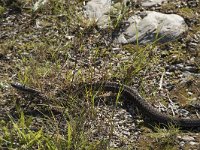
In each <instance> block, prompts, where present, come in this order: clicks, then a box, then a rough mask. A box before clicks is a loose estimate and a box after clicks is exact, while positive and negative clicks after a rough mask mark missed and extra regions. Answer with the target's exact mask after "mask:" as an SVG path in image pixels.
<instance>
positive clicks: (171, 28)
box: [116, 11, 188, 44]
mask: <svg viewBox="0 0 200 150" xmlns="http://www.w3.org/2000/svg"><path fill="white" fill-rule="evenodd" d="M128 22H129V25H128V27H127V29H126V30H125V31H124V32H122V33H121V34H120V35H119V36H118V37H117V38H116V43H122V44H127V43H136V42H137V40H138V42H139V43H140V44H147V43H151V42H155V41H156V39H157V41H159V42H161V43H164V42H168V41H172V40H174V39H177V37H178V36H180V35H181V34H182V33H184V32H185V31H186V30H187V29H188V27H187V25H186V23H185V21H184V19H183V18H182V17H181V16H179V15H176V14H163V13H159V12H155V11H146V12H139V13H137V14H136V15H134V16H132V17H130V18H129V19H128ZM158 39H159V40H158Z"/></svg>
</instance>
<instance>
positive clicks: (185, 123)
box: [11, 82, 200, 128]
mask: <svg viewBox="0 0 200 150" xmlns="http://www.w3.org/2000/svg"><path fill="white" fill-rule="evenodd" d="M11 86H12V87H14V88H16V89H18V90H21V91H24V92H28V93H34V94H40V92H39V91H37V90H35V89H32V88H29V87H26V86H24V85H22V84H19V83H11ZM85 86H88V87H92V88H95V89H97V88H101V90H103V91H111V92H119V91H121V95H122V96H124V97H125V98H126V99H127V100H128V101H130V102H131V103H134V105H136V106H137V107H138V108H139V110H140V111H141V113H142V114H143V115H145V116H147V117H149V118H150V119H151V120H152V121H155V122H156V123H159V124H164V125H169V124H173V125H176V126H178V127H181V128H196V127H200V119H184V118H175V117H172V116H168V115H165V114H163V113H161V112H159V111H157V110H156V109H155V108H154V107H153V106H151V105H150V104H149V103H147V102H146V101H145V100H144V99H143V98H142V97H141V96H140V95H139V94H138V92H136V91H135V90H133V89H132V88H131V87H129V86H127V85H121V84H119V83H117V82H99V83H94V84H86V85H84V87H85Z"/></svg>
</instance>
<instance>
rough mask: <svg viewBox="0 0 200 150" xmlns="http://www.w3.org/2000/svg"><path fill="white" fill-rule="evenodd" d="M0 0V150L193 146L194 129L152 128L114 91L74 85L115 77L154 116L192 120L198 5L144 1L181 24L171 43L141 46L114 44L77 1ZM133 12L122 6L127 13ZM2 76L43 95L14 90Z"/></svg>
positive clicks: (199, 51) (199, 46) (197, 137)
mask: <svg viewBox="0 0 200 150" xmlns="http://www.w3.org/2000/svg"><path fill="white" fill-rule="evenodd" d="M6 2H7V1H0V4H1V7H0V17H1V18H0V113H1V114H0V133H1V134H0V144H1V148H2V149H9V148H10V149H13V148H15V149H27V148H28V149H39V148H40V149H200V144H199V143H200V134H199V130H194V131H191V130H188V131H182V130H179V129H178V128H175V127H173V126H170V127H169V128H168V129H164V128H159V126H153V127H152V126H151V125H147V124H146V123H144V120H143V118H142V116H141V115H140V111H139V110H138V109H137V108H135V107H134V106H126V105H125V104H123V102H122V101H123V98H119V100H118V99H117V100H116V96H115V95H116V94H114V95H113V93H102V92H98V93H97V92H95V91H92V90H91V89H87V90H85V91H83V93H82V94H80V93H78V92H76V89H77V86H76V85H78V84H80V83H83V82H94V81H105V80H108V81H117V82H121V83H125V84H127V85H129V86H132V87H133V88H135V89H137V90H138V91H139V93H140V94H141V95H142V96H143V97H144V98H145V99H146V100H147V101H148V102H149V103H151V104H152V105H153V106H154V107H155V109H158V110H159V111H162V112H163V113H167V114H170V115H174V116H176V117H188V118H189V117H190V118H198V117H200V116H199V115H200V114H199V109H200V108H199V107H200V106H199V105H200V92H199V91H200V58H199V57H200V16H199V15H200V5H199V4H198V3H197V5H193V3H192V2H191V1H182V3H181V1H180V0H176V1H172V2H169V3H167V4H165V5H162V6H157V7H152V8H148V10H156V11H160V12H163V13H175V14H179V15H181V16H182V17H184V19H185V21H186V23H187V25H188V26H189V30H188V31H187V33H185V34H184V35H182V36H181V37H180V38H179V39H177V40H176V41H173V42H168V43H165V44H156V43H154V44H151V45H148V46H145V45H134V44H127V45H117V44H114V43H113V38H112V35H113V33H114V32H115V31H116V30H117V28H112V27H111V28H108V29H99V28H98V27H97V26H96V25H95V23H91V22H89V21H87V20H86V19H85V18H84V17H83V16H82V5H83V2H81V1H78V0H77V1H73V2H70V1H63V2H61V1H60V2H57V1H54V0H50V2H49V3H48V4H47V5H46V6H44V7H43V9H41V10H38V11H37V12H32V11H31V7H32V3H31V2H29V1H25V0H24V1H21V2H19V1H18V2H17V1H16V2H13V3H12V4H6ZM193 2H194V3H195V1H193ZM143 9H146V8H143V7H142V6H140V5H134V4H132V5H131V6H130V14H131V13H133V12H134V11H133V10H135V11H136V10H143ZM127 15H128V14H127ZM125 17H126V16H125ZM122 22H123V20H122ZM11 82H20V83H23V84H26V85H28V86H31V87H34V88H36V89H38V90H41V91H42V93H44V95H45V97H47V98H46V99H41V98H40V97H36V96H33V95H28V94H26V93H19V92H18V91H16V90H14V89H13V88H12V87H11V86H10V83H11ZM29 102H31V103H30V104H28V103H29ZM54 108H56V109H60V110H63V112H62V113H60V112H57V111H54ZM63 108H64V109H63ZM8 116H9V117H8Z"/></svg>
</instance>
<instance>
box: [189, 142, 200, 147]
mask: <svg viewBox="0 0 200 150" xmlns="http://www.w3.org/2000/svg"><path fill="white" fill-rule="evenodd" d="M190 145H192V146H194V145H199V143H197V142H193V141H191V142H190Z"/></svg>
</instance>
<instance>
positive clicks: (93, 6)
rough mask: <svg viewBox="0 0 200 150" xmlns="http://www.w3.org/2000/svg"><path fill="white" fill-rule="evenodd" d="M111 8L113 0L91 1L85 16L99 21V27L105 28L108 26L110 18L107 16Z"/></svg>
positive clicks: (86, 7)
mask: <svg viewBox="0 0 200 150" xmlns="http://www.w3.org/2000/svg"><path fill="white" fill-rule="evenodd" d="M110 7H111V0H91V1H89V2H88V3H87V5H86V6H85V7H84V9H85V12H84V13H85V15H86V16H87V17H88V18H89V19H91V20H95V21H97V25H98V26H100V27H102V28H104V27H106V26H107V25H108V22H109V16H108V15H106V13H107V12H109V10H110Z"/></svg>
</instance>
